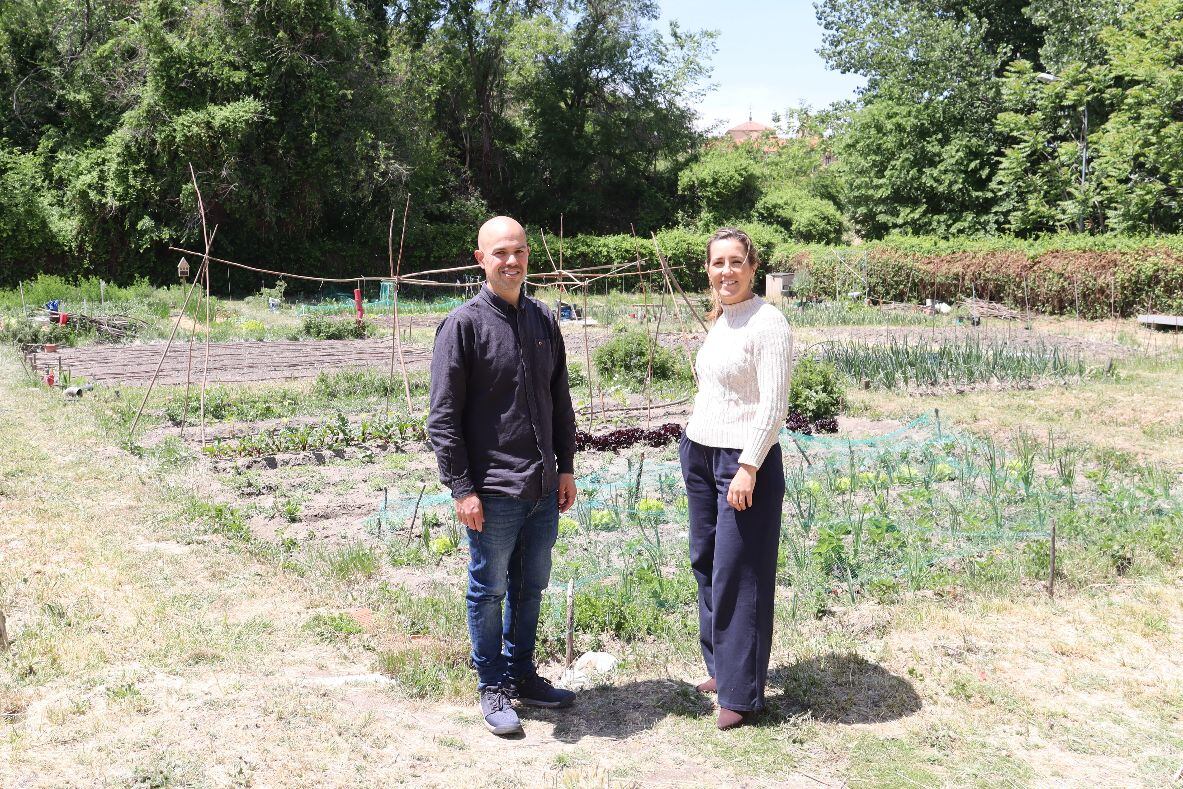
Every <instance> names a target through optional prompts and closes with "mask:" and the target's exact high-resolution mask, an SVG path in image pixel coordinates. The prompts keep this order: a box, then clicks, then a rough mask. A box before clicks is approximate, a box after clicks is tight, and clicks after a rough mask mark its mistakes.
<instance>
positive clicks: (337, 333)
mask: <svg viewBox="0 0 1183 789" xmlns="http://www.w3.org/2000/svg"><path fill="white" fill-rule="evenodd" d="M368 335H369V331H368V328H367V324H366V322H365V321H361V322H360V323H359V322H358V321H355V320H333V319H331V318H326V317H324V316H321V315H309V316H307V317H306V318H304V324H303V325H302V326H301V327H300V336H301V337H311V338H312V339H314V340H364V339H365V338H366V337H367V336H368Z"/></svg>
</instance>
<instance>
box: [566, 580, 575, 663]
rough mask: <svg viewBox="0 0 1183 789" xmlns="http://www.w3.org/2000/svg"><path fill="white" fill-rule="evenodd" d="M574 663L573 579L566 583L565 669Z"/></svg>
mask: <svg viewBox="0 0 1183 789" xmlns="http://www.w3.org/2000/svg"><path fill="white" fill-rule="evenodd" d="M574 662H575V579H574V578H572V579H571V580H569V581H567V668H571V664H572V663H574Z"/></svg>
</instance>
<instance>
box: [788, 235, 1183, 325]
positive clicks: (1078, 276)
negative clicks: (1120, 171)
mask: <svg viewBox="0 0 1183 789" xmlns="http://www.w3.org/2000/svg"><path fill="white" fill-rule="evenodd" d="M957 246H958V244H957V243H956V242H947V241H932V240H918V239H907V240H899V239H894V240H888V241H886V242H881V243H872V244H866V245H862V246H859V247H842V248H833V247H832V248H810V249H801V250H798V251H797V252H795V253H794V254H793V255H792V256H791V259H790V260H789V262H788V263H787V264H785V269H787V270H797V271H804V272H805V274H804V277H802V278H800V279H801V281H800V282H799V292H801V293H802V294H803V295H805V296H812V297H827V296H829V297H831V298H832V297H833V295H834V294H835V293H838V294H839V295H842V294H846V293H850V292H853V291H858V292H860V293H863V295H865V296H866V297H868V298H871V299H874V300H883V301H903V302H911V303H921V302H923V301H924V300H925V299H932V298H935V299H938V300H940V301H945V302H948V303H950V304H952V303H956V302H957V301H959V300H960V299H962V298H966V297H969V296H971V295H976V296H977V297H978V298H983V299H988V300H990V301H997V302H1001V303H1004V304H1007V305H1009V306H1011V307H1014V308H1016V309H1019V310H1024V309H1030V310H1032V311H1035V312H1041V313H1046V314H1053V315H1064V314H1075V315H1079V316H1080V317H1083V318H1107V317H1110V316H1111V315H1121V316H1130V315H1135V314H1138V313H1147V312H1157V313H1175V314H1180V313H1183V239H1180V238H1179V237H1176V236H1171V237H1164V238H1157V239H1105V240H1098V239H1096V238H1092V239H1089V238H1088V237H1083V238H1080V237H1075V238H1067V239H1065V238H1064V237H1058V238H1056V239H1051V240H1048V239H1045V240H1042V241H1036V242H1031V243H1028V244H1025V245H1024V244H1022V242H1017V241H1015V240H1013V239H1005V240H997V241H995V240H987V241H981V242H961V249H958V248H957ZM863 254H865V255H866V257H865V261H864V259H863V257H862V255H863ZM864 276H865V280H864Z"/></svg>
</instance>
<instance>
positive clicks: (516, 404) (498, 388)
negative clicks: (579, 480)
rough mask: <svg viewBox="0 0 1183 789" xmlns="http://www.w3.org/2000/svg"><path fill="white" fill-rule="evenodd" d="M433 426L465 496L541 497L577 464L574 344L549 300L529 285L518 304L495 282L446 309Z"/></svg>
mask: <svg viewBox="0 0 1183 789" xmlns="http://www.w3.org/2000/svg"><path fill="white" fill-rule="evenodd" d="M427 435H428V438H429V440H430V441H431V446H432V448H433V449H434V450H435V456H436V460H437V461H438V462H439V468H440V479H441V480H442V481H443V483H444V484H445V485H447V486H448V487H449V488H451V489H452V496H453V497H455V498H461V497H463V496H467V495H469V494H471V493H497V494H502V495H506V496H513V497H514V498H521V499H537V498H541V497H542V496H543V495H544V494H548V493H551V492H553V491H555V490H557V489H558V484H559V480H558V475H559V474H561V473H568V474H569V473H574V471H575V411H574V409H573V408H572V406H571V391H570V389H569V388H568V384H567V351H566V348H565V346H564V344H563V335H562V334H561V333H560V332H559V326H558V323H557V322H556V320H555V317H554V315H553V314H552V313H551V312H550V310H549V309H547V308H546V306H545V305H543V304H542V303H541V302H539V301H537V300H536V299H532V298H530V297H528V296H526V295H525V294H523V295H522V296H521V298H520V299H519V300H518V306H517V307H516V308H515V307H512V306H510V304H509V303H508V302H507V301H505V300H504V299H502V298H500V297H499V296H497V295H496V294H495V293H493V291H492V290H490V289H489V287H488V286H487V285H485V286H483V287H482V288H481V292H480V293H479V294H478V295H477V296H476V297H475V298H473V299H471V300H470V301H468V302H466V303H465V304H464V305H463V306H461V307H458V308H457V309H456V310H454V311H453V312H452V313H451V314H449V315H448V317H447V318H445V319H444V322H443V323H441V324H440V326H439V328H438V329H437V330H436V333H435V352H434V354H433V355H432V357H431V413H430V414H429V415H428V417H427Z"/></svg>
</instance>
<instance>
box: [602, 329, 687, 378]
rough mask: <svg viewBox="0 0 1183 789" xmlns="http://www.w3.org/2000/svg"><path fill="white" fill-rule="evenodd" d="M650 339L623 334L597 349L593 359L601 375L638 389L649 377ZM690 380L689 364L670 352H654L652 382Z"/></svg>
mask: <svg viewBox="0 0 1183 789" xmlns="http://www.w3.org/2000/svg"><path fill="white" fill-rule="evenodd" d="M651 344H652V343H651V342H650V340H649V336H648V335H647V334H645V333H644V332H639V331H631V330H630V331H622V332H620V333H618V334H617V335H616V336H615V337H613V338H612V339H611V340H609V341H608V342H606V343H604V344H603V345H601V346H600V347H599V348H597V349H596V352H595V356H594V357H593V359H594V361H595V365H596V370H597V371H599V373H600V375H601V376H603V377H604V378H607V379H609V380H611V381H613V382H615V383H618V384H623V385H625V386H628V387H629V388H633V389H637V388H640V387H643V386H644V385H645V380H646V378H648V376H649V348H650V346H651ZM689 376H690V368H689V366H688V365H687V364H686V361H685V360H684V359H683V358H682V357H680V356H679V355H678V354H676V353H675V352H673V351H671V350H670V349H669V348H665V347H662V346H661V345H657V346H656V347H654V348H653V380H654V381H678V380H686V379H687V378H689Z"/></svg>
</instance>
